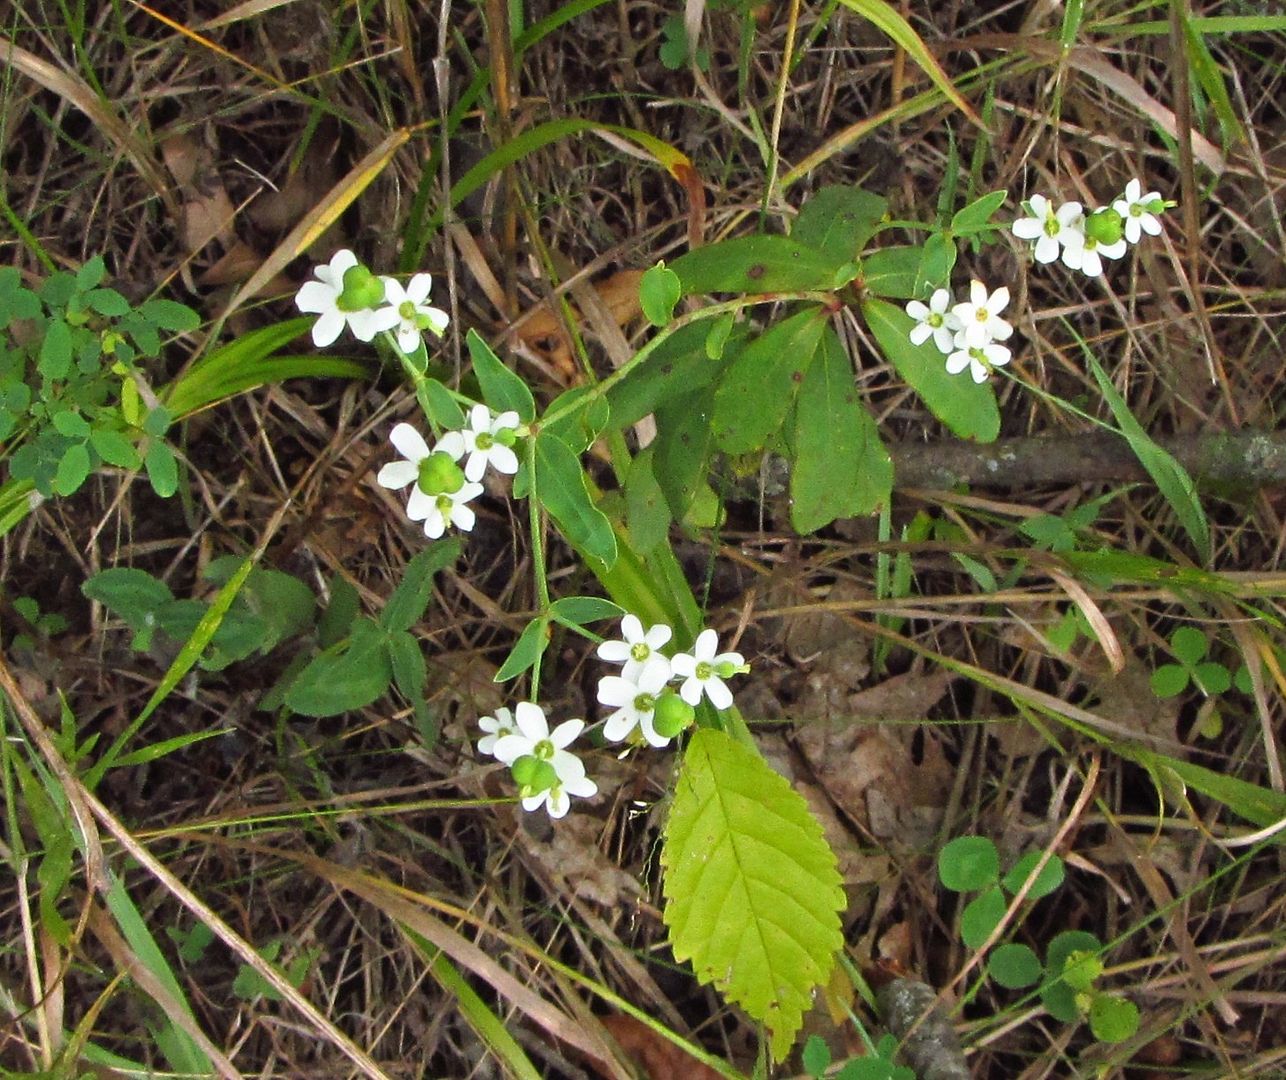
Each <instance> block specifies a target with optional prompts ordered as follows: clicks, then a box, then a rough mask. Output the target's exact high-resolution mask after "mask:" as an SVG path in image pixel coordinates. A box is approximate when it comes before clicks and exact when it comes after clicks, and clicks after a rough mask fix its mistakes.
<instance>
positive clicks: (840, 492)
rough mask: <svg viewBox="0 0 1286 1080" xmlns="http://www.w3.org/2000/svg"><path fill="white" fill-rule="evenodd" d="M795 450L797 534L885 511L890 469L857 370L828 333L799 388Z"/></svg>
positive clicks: (793, 517) (793, 476) (792, 490)
mask: <svg viewBox="0 0 1286 1080" xmlns="http://www.w3.org/2000/svg"><path fill="white" fill-rule="evenodd" d="M794 446H795V460H794V463H793V466H792V468H791V473H790V522H791V524H792V525H793V526H794V528H795V531H796V532H798V533H805V534H806V533H811V532H816V531H817V530H818V529H820V528H821V527H822V526H824V525H829V524H830V523H831V522H832V521H834V520H835V519H836V518H839V517H858V516H860V515H863V514H869V513H872V512H873V511H875V510H877V509H879V508H880V507H881V506H884V505H886V504H887V503H888V499H889V494H890V492H891V491H892V489H893V462H892V459H891V458H890V457H889V453H888V451H887V450H886V449H885V448H884V444H883V443H882V442H881V441H880V433H879V430H878V429H877V428H876V425H875V421H874V420H872V419H871V415H870V413H868V412H867V411H866V409H865V408H864V407H863V406H862V403H861V401H860V399H859V396H858V391H857V384H856V381H855V378H854V375H853V365H852V362H851V361H850V360H849V358H848V354H847V353H845V351H844V346H843V344H842V343H841V341H840V339H839V335H838V334H836V333H835V330H834V329H833V328H832V327H830V326H829V325H828V326H826V327H825V329H824V331H823V333H822V337H821V341H820V343H819V344H818V348H817V355H816V356H815V357H814V359H813V363H812V366H811V367H810V368H809V369H808V374H807V375H805V376H804V381H803V384H802V385H801V386H800V388H799V400H798V402H797V403H796V405H795V438H794Z"/></svg>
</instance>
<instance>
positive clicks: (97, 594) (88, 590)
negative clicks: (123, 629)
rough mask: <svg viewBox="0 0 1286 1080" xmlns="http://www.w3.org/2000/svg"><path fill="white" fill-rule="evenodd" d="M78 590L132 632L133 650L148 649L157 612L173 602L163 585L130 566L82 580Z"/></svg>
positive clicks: (117, 567) (167, 589)
mask: <svg viewBox="0 0 1286 1080" xmlns="http://www.w3.org/2000/svg"><path fill="white" fill-rule="evenodd" d="M80 591H81V592H82V593H84V594H85V596H86V597H88V598H89V599H90V600H95V601H97V602H98V603H100V604H102V605H103V607H105V608H107V610H108V611H110V612H111V613H112V614H113V615H115V616H116V617H117V618H118V619H120V620H121V621H122V622H124V623H125V625H126V626H128V627H129V628H130V629H131V630H133V631H134V641H133V643H132V645H131V647H132V648H134V649H137V650H142V649H147V648H149V647H150V646H151V639H152V632H153V631H154V630H155V628H156V617H157V612H159V611H160V609H161V608H162V607H163V606H164V605H165V604H168V603H169V602H170V601H171V600H173V599H174V594H173V593H172V592H170V588H169V586H168V585H166V584H165V582H163V581H158V580H157V579H156V578H154V577H152V575H151V574H149V573H147V572H146V571H145V570H136V569H135V568H134V567H131V566H115V567H112V568H111V569H110V570H103V571H100V572H99V573H97V574H95V575H94V576H93V577H91V578H90V579H89V580H88V581H86V582H85V583H84V584H83V585H82V586H81V587H80Z"/></svg>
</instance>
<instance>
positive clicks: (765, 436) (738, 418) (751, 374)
mask: <svg viewBox="0 0 1286 1080" xmlns="http://www.w3.org/2000/svg"><path fill="white" fill-rule="evenodd" d="M698 250H699V251H705V250H707V249H705V248H700V249H698ZM825 328H826V315H825V312H824V310H823V309H822V308H819V307H808V308H806V309H805V310H803V311H800V312H797V313H796V314H794V315H792V316H790V317H789V318H787V319H783V320H782V321H781V322H779V323H777V324H775V325H774V326H772V327H770V328H769V329H768V330H766V331H765V332H764V333H763V334H761V335H760V336H759V337H758V338H756V339H755V340H754V341H752V342H751V343H750V344H749V345H747V346H746V347H745V348H744V349H742V350H741V352H740V354H739V355H737V356H735V357H734V358H733V359H732V362H731V363H730V364H729V366H728V370H727V371H726V372H725V373H724V376H723V380H722V381H721V382H720V384H719V388H718V389H717V390H715V393H714V417H713V419H712V421H711V428H712V431H713V434H714V439H715V442H716V443H717V444H718V446H719V448H720V449H721V450H724V451H726V452H727V453H730V454H744V453H749V452H751V451H753V450H761V449H762V448H763V447H765V446H766V445H767V444H768V442H769V440H770V439H772V438H773V437H774V436H775V435H776V434H777V432H778V431H780V430H781V427H782V424H783V423H785V420H786V415H787V413H788V412H789V411H790V407H791V404H792V402H793V401H794V400H795V395H796V394H797V393H798V392H799V387H800V384H801V383H802V382H803V381H804V377H805V375H807V373H808V368H809V366H810V365H811V364H812V362H813V357H814V354H815V353H816V351H817V343H818V341H819V340H820V339H821V335H822V331H823V330H824V329H825Z"/></svg>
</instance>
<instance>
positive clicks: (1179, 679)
mask: <svg viewBox="0 0 1286 1080" xmlns="http://www.w3.org/2000/svg"><path fill="white" fill-rule="evenodd" d="M1148 682H1149V684H1150V685H1151V687H1152V693H1154V694H1156V696H1157V697H1159V698H1172V697H1175V696H1176V695H1178V694H1182V693H1183V692H1184V691H1185V690H1186V689H1187V688H1188V669H1187V668H1185V667H1180V666H1179V665H1178V664H1162V665H1161V666H1160V667H1159V668H1157V669H1156V671H1154V672H1152V678H1151V679H1149V680H1148Z"/></svg>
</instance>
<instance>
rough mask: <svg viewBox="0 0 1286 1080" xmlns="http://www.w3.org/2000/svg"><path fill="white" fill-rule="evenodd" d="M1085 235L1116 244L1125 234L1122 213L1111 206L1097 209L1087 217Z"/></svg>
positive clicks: (1100, 241) (1098, 240) (1101, 241)
mask: <svg viewBox="0 0 1286 1080" xmlns="http://www.w3.org/2000/svg"><path fill="white" fill-rule="evenodd" d="M1085 235H1086V236H1088V237H1091V238H1092V239H1094V240H1096V241H1097V242H1098V243H1100V244H1115V243H1116V242H1117V241H1118V240H1119V239H1121V237H1122V236H1124V235H1125V226H1124V224H1123V223H1122V221H1121V215H1120V214H1118V213H1117V212H1116V211H1115V210H1113V209H1112V208H1111V207H1110V206H1105V207H1103V209H1102V210H1095V211H1094V213H1092V214H1090V216H1089V217H1087V218H1086V219H1085Z"/></svg>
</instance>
